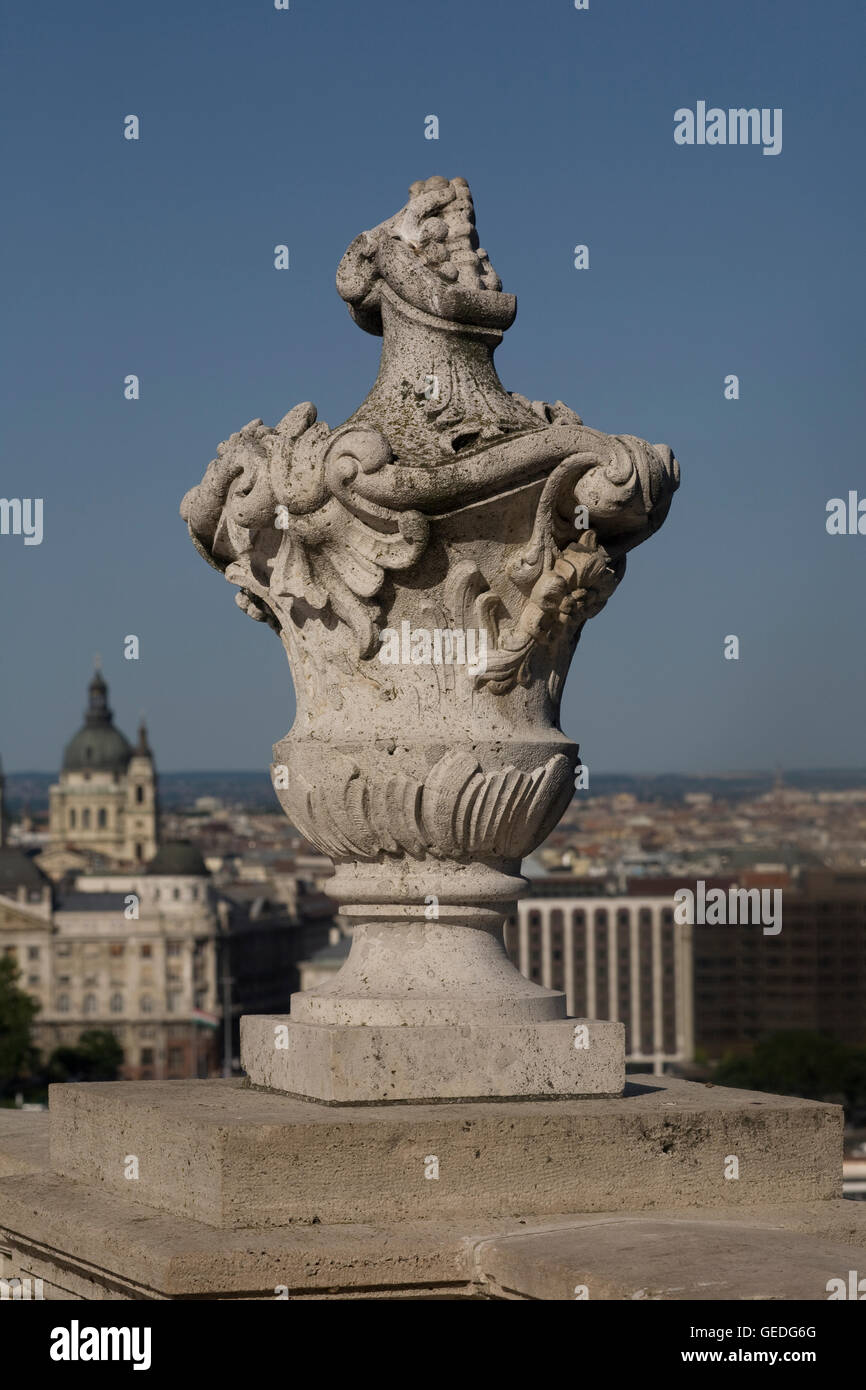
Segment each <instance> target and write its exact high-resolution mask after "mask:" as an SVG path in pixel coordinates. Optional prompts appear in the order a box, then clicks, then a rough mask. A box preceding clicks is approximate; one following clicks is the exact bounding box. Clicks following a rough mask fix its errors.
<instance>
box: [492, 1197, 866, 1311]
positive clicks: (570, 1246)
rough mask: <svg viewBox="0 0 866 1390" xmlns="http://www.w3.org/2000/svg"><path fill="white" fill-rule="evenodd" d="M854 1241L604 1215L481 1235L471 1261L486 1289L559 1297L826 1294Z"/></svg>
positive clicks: (861, 1255) (862, 1251) (864, 1235)
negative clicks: (560, 1224) (562, 1224)
mask: <svg viewBox="0 0 866 1390" xmlns="http://www.w3.org/2000/svg"><path fill="white" fill-rule="evenodd" d="M858 1259H859V1260H860V1261H861V1264H860V1266H859V1267H861V1268H862V1265H863V1262H864V1261H866V1221H864V1222H862V1223H861V1229H860V1232H859V1246H855V1247H854V1248H853V1249H852V1248H851V1246H849V1245H846V1244H842V1243H841V1242H838V1241H833V1240H829V1239H826V1238H820V1237H815V1236H804V1235H798V1234H792V1233H791V1232H790V1231H784V1230H779V1229H778V1228H776V1229H774V1228H773V1227H772V1226H770V1225H768V1224H767V1223H766V1221H765V1222H763V1223H760V1224H759V1223H758V1222H757V1221H756V1220H754V1219H752V1220H750V1221H749V1223H748V1224H745V1223H743V1222H740V1221H737V1222H736V1223H734V1222H733V1221H732V1222H730V1223H729V1224H728V1225H726V1226H725V1227H723V1228H721V1229H720V1227H719V1226H718V1224H713V1223H711V1222H709V1221H707V1220H706V1219H702V1220H698V1221H684V1220H682V1219H679V1218H674V1219H672V1220H660V1219H654V1220H650V1219H648V1218H646V1217H635V1216H631V1215H629V1216H620V1217H617V1216H610V1217H605V1218H604V1220H600V1221H599V1220H596V1221H587V1222H581V1221H577V1220H572V1221H571V1222H570V1223H569V1224H568V1225H567V1226H566V1227H564V1228H562V1229H560V1230H543V1231H538V1232H533V1233H532V1234H527V1235H514V1234H510V1235H507V1236H503V1237H498V1238H493V1239H491V1240H487V1241H483V1242H481V1243H480V1244H479V1246H478V1247H477V1249H476V1261H477V1266H478V1268H479V1270H481V1271H483V1276H484V1280H485V1283H486V1286H487V1289H488V1291H489V1292H490V1294H498V1295H499V1296H506V1297H507V1296H508V1295H509V1294H510V1295H512V1296H516V1297H521V1298H539V1299H545V1300H556V1301H561V1300H565V1299H575V1298H579V1299H588V1300H590V1301H593V1300H598V1299H602V1300H607V1299H629V1300H633V1299H653V1300H663V1301H665V1302H670V1301H687V1302H717V1301H728V1300H737V1299H807V1300H811V1301H813V1302H816V1301H826V1299H827V1297H828V1294H827V1285H828V1281H830V1280H832V1279H834V1278H843V1279H846V1280H847V1277H848V1270H849V1269H850V1267H851V1263H852V1260H853V1261H855V1263H856V1261H857V1260H858Z"/></svg>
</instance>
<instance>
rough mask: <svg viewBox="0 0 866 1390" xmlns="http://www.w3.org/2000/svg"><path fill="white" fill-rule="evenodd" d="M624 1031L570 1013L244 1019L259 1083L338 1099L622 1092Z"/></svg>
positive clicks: (246, 1053)
mask: <svg viewBox="0 0 866 1390" xmlns="http://www.w3.org/2000/svg"><path fill="white" fill-rule="evenodd" d="M575 1030H577V1037H576V1033H575ZM624 1031H625V1030H624V1028H623V1025H622V1024H621V1023H605V1022H597V1021H587V1020H575V1019H565V1018H562V1019H559V1020H555V1021H552V1022H541V1023H525V1022H522V1021H521V1022H517V1023H510V1024H501V1023H500V1024H495V1023H479V1024H476V1023H463V1024H455V1025H454V1026H453V1027H450V1028H449V1027H445V1026H443V1025H442V1024H438V1025H433V1026H427V1025H425V1024H415V1025H413V1026H412V1027H402V1028H395V1027H388V1028H380V1027H377V1026H375V1025H370V1026H367V1027H363V1026H360V1025H346V1024H309V1023H299V1022H296V1021H294V1019H292V1018H290V1017H289V1016H288V1015H286V1016H285V1017H284V1018H280V1017H277V1016H273V1017H272V1016H269V1015H266V1014H256V1015H251V1016H248V1017H246V1018H244V1019H242V1020H241V1047H242V1049H243V1057H244V1069H245V1071H246V1073H247V1076H248V1077H249V1079H250V1081H251V1082H253V1083H254V1084H255V1085H257V1086H266V1087H268V1088H269V1089H271V1090H277V1091H287V1092H289V1093H290V1094H292V1095H297V1096H308V1097H312V1098H314V1099H316V1100H321V1101H324V1102H326V1103H328V1104H331V1105H357V1104H370V1103H375V1102H379V1103H381V1102H383V1101H395V1100H402V1101H424V1100H479V1099H481V1098H491V1097H496V1098H498V1099H503V1100H507V1099H511V1098H514V1097H517V1096H526V1095H532V1096H546V1097H549V1098H552V1097H564V1096H618V1095H619V1094H620V1093H621V1091H622V1088H623V1085H624V1084H625V1065H624V1061H623V1050H624V1043H623V1035H624ZM576 1041H577V1043H578V1045H577V1046H575V1042H576Z"/></svg>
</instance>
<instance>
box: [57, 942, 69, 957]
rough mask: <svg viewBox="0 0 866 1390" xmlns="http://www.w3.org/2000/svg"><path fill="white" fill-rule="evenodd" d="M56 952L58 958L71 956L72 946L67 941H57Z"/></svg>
mask: <svg viewBox="0 0 866 1390" xmlns="http://www.w3.org/2000/svg"><path fill="white" fill-rule="evenodd" d="M56 951H57V955H58V956H71V955H72V945H71V943H70V942H69V941H58V943H57V947H56Z"/></svg>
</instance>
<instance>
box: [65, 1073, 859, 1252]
mask: <svg viewBox="0 0 866 1390" xmlns="http://www.w3.org/2000/svg"><path fill="white" fill-rule="evenodd" d="M51 1113H52V1135H51V1157H52V1166H53V1168H54V1169H55V1170H56V1171H57V1172H58V1173H60V1174H62V1175H65V1176H66V1177H68V1178H70V1179H76V1180H79V1181H83V1182H86V1183H89V1184H93V1185H96V1186H104V1187H105V1188H106V1189H107V1190H113V1191H115V1192H116V1193H118V1194H122V1195H124V1196H126V1197H128V1198H130V1199H136V1200H140V1201H142V1202H145V1203H147V1204H149V1205H151V1206H153V1207H157V1208H159V1209H161V1210H163V1211H169V1212H173V1213H175V1214H177V1215H179V1216H186V1217H189V1218H191V1219H194V1220H197V1221H203V1222H206V1223H208V1224H211V1225H213V1226H224V1227H227V1228H242V1227H245V1226H256V1227H260V1228H266V1227H275V1226H281V1225H289V1224H292V1223H297V1222H317V1221H318V1222H322V1223H323V1224H331V1223H335V1222H357V1221H367V1222H395V1221H401V1220H418V1219H430V1220H433V1219H441V1218H447V1219H450V1218H452V1217H458V1216H460V1217H465V1218H466V1219H469V1220H471V1219H473V1218H476V1219H477V1218H481V1217H485V1218H487V1217H491V1218H494V1217H500V1216H509V1215H512V1214H514V1213H518V1214H521V1213H524V1212H534V1213H536V1214H538V1213H544V1212H557V1211H559V1212H561V1211H572V1212H588V1211H610V1210H616V1209H617V1208H624V1209H629V1210H638V1209H642V1208H643V1209H646V1210H652V1209H654V1208H660V1207H671V1206H680V1205H683V1206H696V1205H702V1206H704V1207H706V1208H708V1209H710V1208H713V1207H731V1208H735V1207H738V1206H741V1205H745V1204H749V1203H752V1204H754V1203H758V1202H770V1201H778V1202H782V1201H789V1202H793V1201H796V1202H806V1201H812V1200H816V1199H822V1198H831V1197H835V1196H838V1195H839V1194H840V1192H841V1181H842V1178H841V1111H840V1110H839V1109H838V1108H837V1107H835V1106H828V1105H816V1104H813V1103H811V1102H809V1101H800V1100H796V1099H793V1098H790V1097H782V1096H763V1095H762V1096H756V1095H755V1094H754V1093H751V1092H747V1091H732V1090H729V1089H727V1088H723V1087H717V1088H713V1087H709V1088H708V1087H705V1086H700V1085H695V1084H693V1083H690V1082H682V1081H670V1080H668V1079H662V1078H652V1077H643V1078H635V1079H634V1084H630V1086H629V1089H628V1092H627V1094H626V1095H625V1096H623V1097H619V1098H616V1099H613V1100H597V1099H591V1100H582V1101H533V1102H531V1103H527V1102H521V1101H518V1102H507V1101H503V1102H500V1103H494V1102H486V1103H479V1104H454V1105H399V1106H376V1105H367V1106H355V1107H345V1108H343V1107H341V1108H339V1109H335V1108H332V1107H329V1106H323V1105H317V1104H314V1103H312V1102H310V1101H304V1100H294V1099H291V1098H290V1097H287V1096H284V1095H276V1094H273V1095H272V1094H267V1093H264V1092H260V1091H256V1090H253V1089H250V1088H248V1087H246V1086H245V1085H244V1084H243V1083H241V1082H232V1081H167V1082H149V1083H147V1084H146V1085H144V1084H140V1083H134V1082H130V1083H117V1082H114V1083H108V1084H96V1083H91V1084H89V1085H77V1086H76V1085H73V1086H56V1087H52V1091H51ZM130 1155H134V1156H135V1157H136V1159H137V1161H138V1174H139V1176H138V1179H137V1180H136V1181H134V1182H130V1181H129V1180H128V1179H127V1178H126V1177H125V1176H124V1174H125V1172H126V1171H127V1161H128V1157H129V1156H130ZM730 1155H735V1156H736V1157H737V1158H738V1161H739V1174H740V1176H739V1178H738V1179H736V1180H734V1181H731V1180H729V1179H726V1177H725V1171H726V1168H727V1167H728V1164H727V1160H728V1157H729V1156H730ZM433 1160H435V1163H434V1162H433ZM434 1171H435V1174H436V1176H427V1174H428V1173H431V1174H432V1173H433V1172H434Z"/></svg>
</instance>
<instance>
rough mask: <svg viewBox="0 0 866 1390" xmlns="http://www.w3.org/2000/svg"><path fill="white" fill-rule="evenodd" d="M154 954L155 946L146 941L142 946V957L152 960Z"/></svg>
mask: <svg viewBox="0 0 866 1390" xmlns="http://www.w3.org/2000/svg"><path fill="white" fill-rule="evenodd" d="M152 955H153V947H152V946H151V945H150V943H149V942H145V944H144V945H143V946H142V948H141V959H142V960H150V958H151V956H152Z"/></svg>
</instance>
